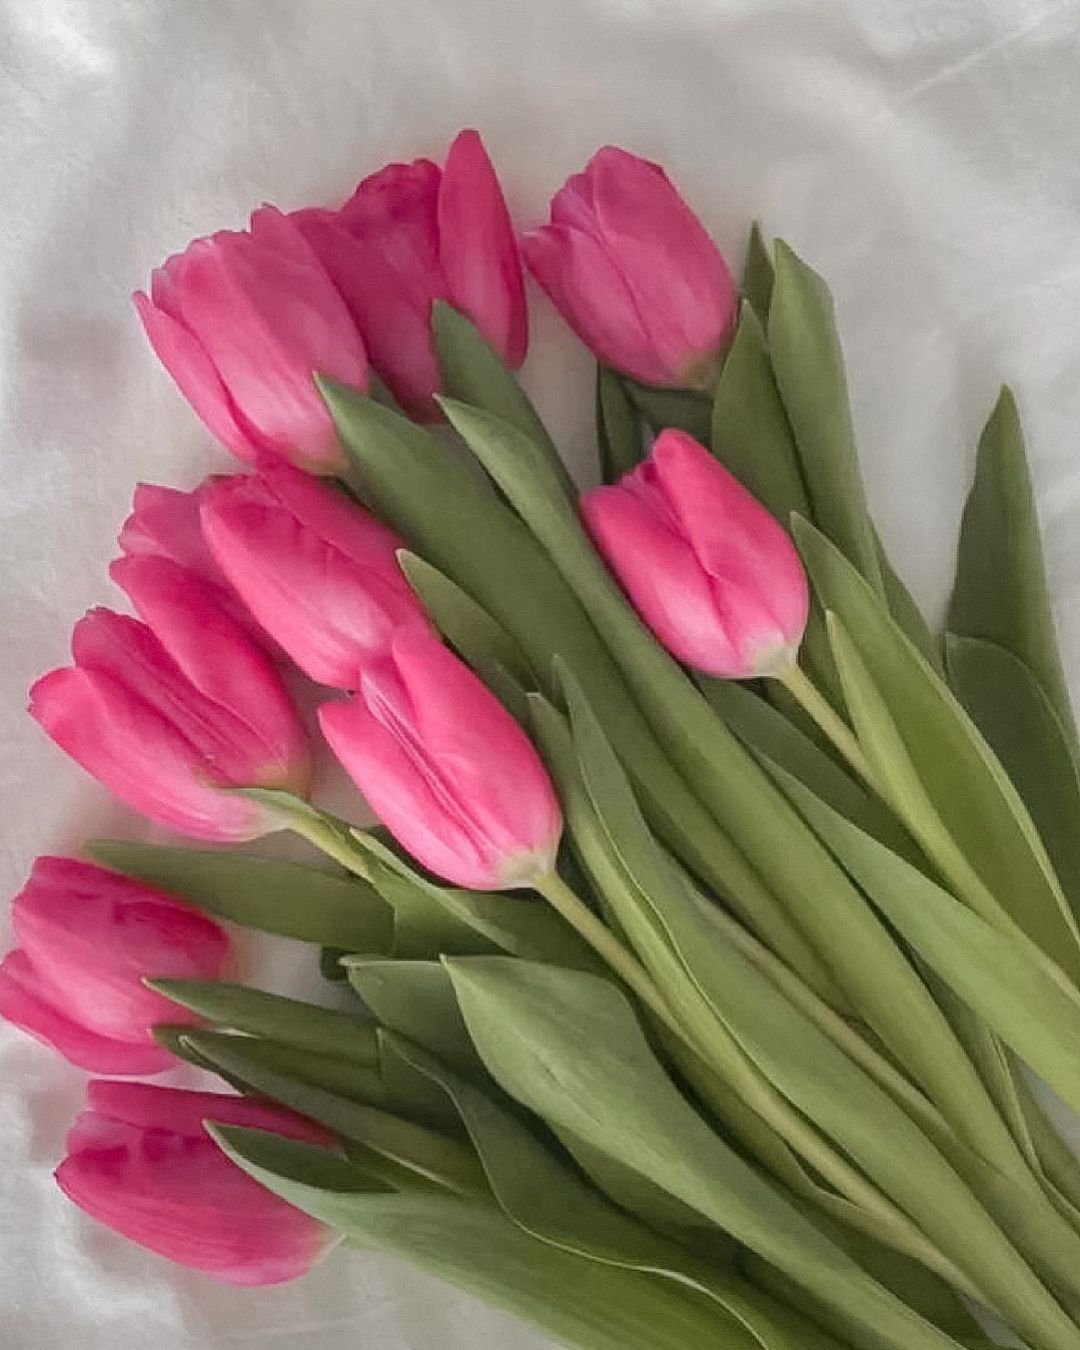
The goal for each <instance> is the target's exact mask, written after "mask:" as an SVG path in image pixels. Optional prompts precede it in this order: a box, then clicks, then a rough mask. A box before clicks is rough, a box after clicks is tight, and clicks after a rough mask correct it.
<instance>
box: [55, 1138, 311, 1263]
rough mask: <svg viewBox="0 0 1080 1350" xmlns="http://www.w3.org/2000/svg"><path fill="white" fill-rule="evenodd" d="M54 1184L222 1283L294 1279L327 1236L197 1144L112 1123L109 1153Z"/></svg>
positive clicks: (89, 1155) (96, 1153)
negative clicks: (115, 1125) (113, 1127)
mask: <svg viewBox="0 0 1080 1350" xmlns="http://www.w3.org/2000/svg"><path fill="white" fill-rule="evenodd" d="M56 1180H57V1183H58V1185H59V1186H60V1188H61V1190H62V1191H63V1192H64V1194H65V1195H66V1196H67V1197H68V1198H69V1199H70V1200H72V1201H73V1202H74V1203H75V1204H76V1205H78V1206H79V1207H80V1209H82V1210H84V1211H85V1212H86V1213H87V1214H89V1215H90V1216H91V1217H92V1218H94V1219H96V1220H98V1222H100V1223H103V1224H105V1225H107V1226H108V1227H109V1228H112V1229H113V1230H114V1231H116V1232H118V1233H121V1234H122V1235H123V1236H124V1237H127V1238H129V1239H131V1240H132V1241H135V1242H138V1243H140V1244H141V1245H142V1246H144V1247H148V1248H149V1249H150V1250H151V1251H154V1252H157V1253H159V1254H160V1255H162V1256H165V1257H167V1258H169V1259H170V1260H172V1261H176V1262H178V1263H179V1264H181V1265H184V1266H188V1267H191V1268H192V1269H195V1270H201V1271H204V1272H205V1273H206V1274H208V1275H211V1276H213V1277H214V1278H216V1279H218V1280H221V1281H223V1282H225V1283H228V1284H236V1285H247V1286H258V1285H268V1284H277V1283H280V1282H282V1281H284V1280H290V1279H295V1278H296V1277H298V1276H300V1275H303V1274H304V1273H305V1272H306V1271H307V1270H309V1269H310V1267H311V1265H312V1264H313V1263H314V1262H315V1261H316V1260H317V1259H318V1257H319V1256H320V1255H321V1253H322V1252H323V1251H324V1250H325V1248H326V1246H327V1243H328V1239H329V1234H328V1231H327V1229H326V1228H325V1227H324V1226H323V1225H322V1224H320V1223H318V1222H317V1221H316V1220H314V1219H311V1218H309V1217H308V1216H307V1215H306V1214H303V1213H301V1211H300V1210H297V1209H294V1208H293V1207H292V1206H291V1205H288V1204H286V1203H285V1202H284V1201H283V1200H280V1199H279V1198H278V1197H277V1196H274V1195H271V1194H270V1193H269V1191H267V1190H266V1189H265V1188H264V1187H262V1186H260V1185H259V1184H258V1183H257V1182H255V1181H253V1180H252V1179H251V1178H250V1177H248V1176H247V1175H246V1174H245V1173H243V1172H242V1171H241V1170H240V1169H239V1168H238V1167H236V1166H235V1165H234V1164H233V1163H231V1162H229V1160H228V1159H227V1158H226V1157H225V1155H224V1154H223V1153H222V1152H221V1151H220V1149H218V1147H217V1145H216V1144H214V1143H213V1142H212V1141H211V1140H209V1139H206V1138H203V1139H191V1138H188V1137H186V1136H184V1135H180V1134H172V1133H170V1132H168V1131H167V1130H150V1131H140V1130H138V1129H137V1128H136V1127H134V1126H117V1127H116V1128H115V1130H114V1131H113V1140H112V1146H111V1147H102V1148H87V1149H85V1150H84V1151H81V1152H77V1153H73V1154H71V1155H70V1156H69V1157H68V1158H66V1159H65V1160H64V1162H63V1163H61V1165H60V1167H59V1168H58V1169H57V1171H56Z"/></svg>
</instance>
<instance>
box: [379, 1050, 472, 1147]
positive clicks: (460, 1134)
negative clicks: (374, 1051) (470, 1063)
mask: <svg viewBox="0 0 1080 1350" xmlns="http://www.w3.org/2000/svg"><path fill="white" fill-rule="evenodd" d="M407 1045H408V1042H406V1041H402V1040H401V1039H400V1038H399V1037H398V1036H395V1035H394V1033H393V1032H391V1031H387V1030H386V1029H385V1028H384V1029H382V1030H380V1032H379V1071H380V1074H381V1076H382V1081H383V1084H384V1087H385V1092H386V1102H387V1105H388V1106H389V1108H390V1109H391V1110H392V1111H393V1112H394V1114H395V1115H399V1116H405V1117H407V1119H409V1120H414V1121H416V1123H417V1124H418V1125H427V1126H429V1127H430V1128H431V1129H433V1130H436V1131H438V1132H439V1133H441V1134H448V1135H452V1136H453V1137H454V1138H457V1139H468V1132H467V1131H466V1129H465V1126H464V1125H463V1124H462V1122H461V1116H460V1114H459V1113H458V1111H457V1109H456V1108H455V1106H454V1104H453V1102H451V1101H450V1100H449V1098H448V1097H447V1095H446V1093H445V1092H444V1091H443V1090H442V1088H440V1087H439V1086H438V1085H437V1084H435V1083H433V1082H432V1080H431V1077H430V1075H429V1074H426V1073H422V1072H421V1071H420V1070H419V1069H418V1068H417V1067H416V1065H415V1064H414V1062H413V1059H412V1058H411V1057H410V1055H408V1054H406V1053H405V1052H404V1051H405V1047H407ZM418 1053H419V1052H418Z"/></svg>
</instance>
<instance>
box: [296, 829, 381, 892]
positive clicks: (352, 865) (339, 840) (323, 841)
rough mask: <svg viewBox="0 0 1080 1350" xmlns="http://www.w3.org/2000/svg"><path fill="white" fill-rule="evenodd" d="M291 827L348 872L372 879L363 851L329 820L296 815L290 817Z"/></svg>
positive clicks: (366, 879) (368, 879)
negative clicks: (355, 846)
mask: <svg viewBox="0 0 1080 1350" xmlns="http://www.w3.org/2000/svg"><path fill="white" fill-rule="evenodd" d="M289 829H290V830H292V832H293V834H298V835H300V837H301V838H302V839H306V840H307V841H308V843H309V844H314V845H315V847H316V848H317V849H318V850H319V851H320V852H321V853H325V854H326V856H327V857H328V858H333V860H334V862H336V863H340V864H341V866H342V867H344V868H345V870H346V871H347V872H351V873H352V874H353V875H354V876H357V877H361V878H362V879H363V880H364V881H370V880H371V873H370V872H369V870H368V865H367V860H366V859H365V857H364V855H363V853H362V852H361V851H360V850H359V849H357V848H354V847H352V845H350V844H349V842H348V838H347V836H346V835H344V834H343V833H342V832H341V831H339V830H338V829H337V828H336V827H335V826H334V825H333V824H331V822H330V821H329V820H323V819H320V818H319V817H317V816H316V815H314V814H312V815H310V816H307V815H299V814H297V815H295V816H292V817H290V819H289Z"/></svg>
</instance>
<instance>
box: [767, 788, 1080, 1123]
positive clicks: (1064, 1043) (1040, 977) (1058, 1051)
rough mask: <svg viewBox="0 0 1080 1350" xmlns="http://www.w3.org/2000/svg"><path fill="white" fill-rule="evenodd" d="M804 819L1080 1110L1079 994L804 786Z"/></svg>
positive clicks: (1023, 941)
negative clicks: (809, 792)
mask: <svg viewBox="0 0 1080 1350" xmlns="http://www.w3.org/2000/svg"><path fill="white" fill-rule="evenodd" d="M792 792H793V793H794V794H796V795H797V796H798V798H799V800H800V806H801V809H802V810H803V813H804V814H805V815H806V816H807V818H808V819H811V820H812V821H813V823H814V828H815V829H816V830H817V831H818V832H819V834H820V835H821V836H822V838H823V839H825V840H826V841H827V842H828V844H829V846H830V848H832V849H833V850H834V852H835V853H836V854H837V856H838V857H840V858H841V859H842V860H843V863H844V866H845V867H846V868H847V869H848V870H849V871H850V872H851V874H852V875H853V876H854V877H855V878H856V880H857V881H858V882H859V884H860V885H861V886H863V887H864V888H865V889H866V891H867V893H868V894H870V895H871V896H872V897H873V899H874V903H875V905H877V906H878V908H879V909H881V911H882V912H883V913H884V914H885V916H886V917H887V918H888V920H889V922H890V923H892V924H893V925H894V927H895V928H896V929H897V931H898V932H899V933H900V934H901V936H902V937H903V938H904V940H905V941H906V942H908V943H909V944H910V945H911V947H912V948H913V949H914V950H915V951H916V952H918V954H919V956H920V957H921V958H922V959H923V960H924V961H925V962H926V964H927V965H928V966H929V967H930V968H931V969H932V970H935V971H936V972H937V973H938V975H940V976H941V978H942V979H943V980H945V981H946V983H947V984H948V985H949V986H950V988H951V989H953V990H954V991H955V993H957V994H958V995H959V996H960V998H961V999H963V1001H964V1002H965V1003H967V1004H968V1005H969V1006H970V1007H971V1008H972V1009H973V1010H974V1011H975V1012H976V1013H977V1014H978V1015H979V1017H981V1018H982V1019H983V1021H985V1022H986V1024H987V1025H988V1026H989V1027H991V1028H992V1029H993V1030H994V1031H995V1032H996V1033H997V1034H998V1035H999V1036H1000V1037H1001V1039H1002V1040H1003V1041H1004V1042H1005V1043H1006V1044H1007V1045H1009V1046H1011V1047H1012V1049H1013V1050H1014V1051H1015V1052H1016V1053H1017V1054H1018V1055H1019V1056H1020V1057H1021V1059H1023V1060H1025V1061H1026V1062H1027V1063H1028V1064H1030V1065H1031V1067H1032V1068H1033V1069H1034V1070H1035V1072H1036V1073H1038V1074H1039V1075H1040V1076H1041V1077H1043V1078H1045V1079H1046V1081H1047V1082H1048V1083H1049V1084H1050V1086H1051V1087H1052V1088H1053V1089H1054V1091H1055V1092H1057V1094H1058V1095H1059V1096H1060V1097H1061V1098H1062V1100H1063V1101H1065V1102H1067V1103H1068V1104H1069V1105H1070V1106H1071V1107H1072V1108H1073V1110H1078V1109H1080V995H1078V994H1077V991H1076V989H1075V988H1074V987H1073V986H1072V985H1071V984H1070V983H1069V982H1068V981H1067V980H1066V979H1065V978H1064V977H1063V976H1062V975H1061V973H1060V971H1055V969H1054V967H1053V966H1052V965H1051V964H1050V962H1048V961H1047V959H1046V957H1045V956H1044V955H1043V954H1042V953H1041V952H1040V951H1039V949H1038V948H1037V947H1036V946H1035V944H1034V943H1033V942H1031V941H1030V939H1027V938H1026V937H1025V936H1024V935H1023V934H1022V933H1020V932H1019V931H1014V932H1013V933H1006V932H1002V931H1001V930H1000V929H998V928H996V927H995V926H994V925H992V924H990V923H988V922H987V921H986V920H985V919H983V918H982V917H981V916H980V915H978V914H975V913H974V912H973V911H972V910H970V909H969V908H968V907H967V906H966V905H965V904H963V903H962V902H961V901H959V900H957V899H956V897H955V896H953V895H951V894H950V893H949V892H948V891H946V890H943V889H942V888H941V887H940V886H938V885H937V884H936V883H935V882H933V881H931V880H930V878H929V877H927V876H925V875H924V874H923V873H922V872H919V871H918V870H917V869H916V868H913V867H912V866H910V864H908V863H906V862H904V861H903V859H901V858H898V857H896V855H895V854H893V853H891V852H890V851H889V850H888V849H886V848H884V847H883V846H882V845H881V844H879V843H878V842H877V841H876V840H874V839H871V838H870V837H869V836H868V835H865V834H863V833H862V831H861V830H859V829H858V828H857V827H856V826H854V825H852V824H851V823H850V822H849V821H846V820H844V819H843V817H842V816H839V815H837V814H836V812H834V811H832V810H831V809H830V808H829V807H827V806H825V805H824V804H823V803H821V802H819V801H817V800H816V799H814V798H812V797H811V796H810V794H808V793H807V792H806V790H805V789H804V788H802V787H801V785H798V784H794V782H793V783H792Z"/></svg>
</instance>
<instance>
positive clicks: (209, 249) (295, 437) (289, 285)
mask: <svg viewBox="0 0 1080 1350" xmlns="http://www.w3.org/2000/svg"><path fill="white" fill-rule="evenodd" d="M135 306H136V309H137V310H138V313H139V317H140V318H141V320H142V323H143V327H144V328H145V329H146V335H147V337H148V338H149V339H150V344H151V346H152V347H153V348H154V351H155V352H156V353H157V355H158V357H159V358H160V359H161V362H162V364H163V365H164V366H165V368H166V369H167V370H168V372H169V374H170V375H172V377H173V379H174V380H175V381H176V383H177V385H178V386H179V388H180V392H181V393H182V394H183V395H184V396H185V398H187V400H188V402H189V403H190V404H191V406H192V407H193V408H194V410H195V412H196V413H198V415H199V416H200V417H201V418H202V420H203V421H204V422H205V423H206V425H207V427H208V428H209V429H210V431H211V432H212V433H213V434H214V436H216V437H217V439H218V440H219V441H221V442H222V444H223V445H225V446H227V447H228V448H229V449H230V450H231V451H232V452H233V454H235V455H238V456H239V457H240V458H241V459H245V460H249V461H251V462H252V463H254V462H256V461H261V460H263V459H265V458H271V459H273V458H282V459H287V460H291V461H292V462H293V463H294V464H297V465H299V466H300V467H302V468H304V469H307V470H309V471H310V472H312V473H336V472H338V471H339V470H340V469H341V468H343V467H344V464H345V455H344V451H343V450H342V448H341V445H340V443H339V441H338V438H337V433H336V432H335V430H334V426H333V422H332V421H331V419H330V414H329V413H328V412H327V410H326V406H325V405H324V403H323V401H322V399H321V398H320V396H319V393H318V391H317V390H316V388H315V385H314V383H313V380H312V376H313V375H314V374H315V373H316V372H322V373H325V374H327V375H333V376H334V377H335V378H336V379H339V380H341V381H343V382H344V383H346V384H351V385H354V386H356V387H358V388H361V389H366V387H367V377H368V371H367V356H366V353H365V351H364V344H363V341H362V340H361V338H360V334H359V333H358V332H357V329H356V324H355V323H354V322H353V320H352V318H351V316H350V314H349V312H348V310H347V309H346V307H345V304H344V302H343V301H342V299H341V296H340V295H339V294H338V292H337V290H336V289H335V287H334V285H333V283H332V282H331V280H330V278H329V277H328V276H327V274H326V271H325V269H324V268H323V266H322V264H321V263H320V262H319V260H318V258H317V257H316V256H315V254H314V252H313V251H312V249H311V246H310V245H309V244H308V243H307V241H306V240H305V239H304V236H303V235H302V234H301V232H300V231H299V230H298V229H297V228H296V226H295V225H294V224H293V223H292V222H291V221H290V220H289V218H288V217H287V216H284V215H282V214H281V212H279V211H276V210H274V208H273V207H269V206H264V207H262V208H261V209H260V210H258V211H256V212H255V214H254V215H253V216H252V217H251V225H250V228H249V229H247V230H222V231H220V232H219V233H217V234H215V235H211V236H210V237H209V238H207V239H196V240H195V241H194V242H193V243H191V244H189V245H188V247H187V248H186V249H185V251H184V252H183V253H178V254H176V255H174V256H173V257H171V258H169V259H167V260H166V262H165V263H164V264H163V265H162V266H161V267H159V268H158V269H157V271H156V272H155V273H154V274H153V277H152V278H151V283H150V293H149V295H147V294H145V293H143V292H141V291H140V292H139V293H137V294H136V296H135Z"/></svg>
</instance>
